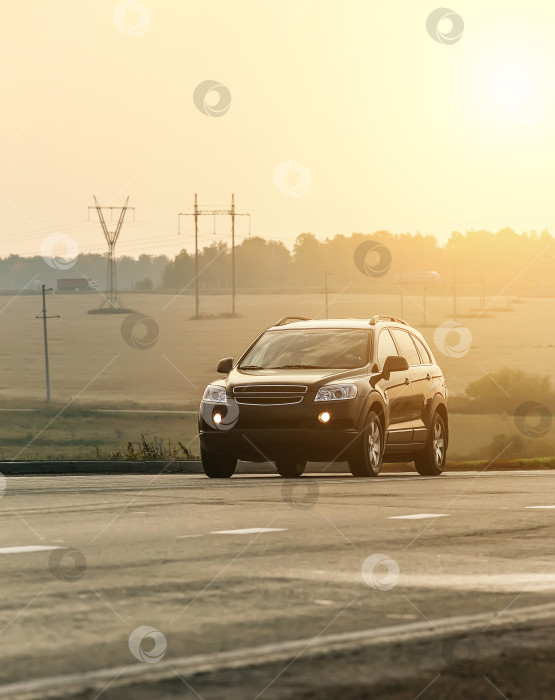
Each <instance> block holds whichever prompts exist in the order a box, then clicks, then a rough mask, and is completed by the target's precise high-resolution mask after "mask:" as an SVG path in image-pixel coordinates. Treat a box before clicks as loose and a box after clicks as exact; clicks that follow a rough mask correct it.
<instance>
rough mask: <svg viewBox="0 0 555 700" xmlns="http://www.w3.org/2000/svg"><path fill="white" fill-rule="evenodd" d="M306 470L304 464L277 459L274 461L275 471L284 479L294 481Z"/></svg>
mask: <svg viewBox="0 0 555 700" xmlns="http://www.w3.org/2000/svg"><path fill="white" fill-rule="evenodd" d="M305 469H306V462H295V461H294V460H289V459H278V460H277V461H276V471H277V473H278V474H279V475H280V476H283V478H284V479H296V478H297V477H299V476H302V474H303V473H304V470H305Z"/></svg>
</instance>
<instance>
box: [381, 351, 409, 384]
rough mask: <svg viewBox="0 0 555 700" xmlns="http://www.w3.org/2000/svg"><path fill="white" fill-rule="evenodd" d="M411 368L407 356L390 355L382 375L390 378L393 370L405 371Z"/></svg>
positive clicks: (384, 364)
mask: <svg viewBox="0 0 555 700" xmlns="http://www.w3.org/2000/svg"><path fill="white" fill-rule="evenodd" d="M408 368H409V363H408V360H407V358H406V357H400V356H399V355H389V357H387V358H386V360H385V362H384V363H383V369H382V377H383V378H384V379H389V376H390V375H391V373H392V372H403V371H405V370H407V369H408Z"/></svg>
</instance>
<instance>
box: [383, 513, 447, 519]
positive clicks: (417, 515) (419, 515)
mask: <svg viewBox="0 0 555 700" xmlns="http://www.w3.org/2000/svg"><path fill="white" fill-rule="evenodd" d="M449 516H450V513H414V514H413V515H390V516H389V517H388V520H425V519H426V518H448V517H449Z"/></svg>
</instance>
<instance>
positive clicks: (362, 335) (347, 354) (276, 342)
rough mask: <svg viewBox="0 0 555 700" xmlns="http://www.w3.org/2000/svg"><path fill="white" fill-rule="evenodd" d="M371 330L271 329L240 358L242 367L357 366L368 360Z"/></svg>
mask: <svg viewBox="0 0 555 700" xmlns="http://www.w3.org/2000/svg"><path fill="white" fill-rule="evenodd" d="M368 336H369V333H368V331H364V330H347V329H341V328H338V329H333V330H331V329H327V328H326V329H303V330H293V329H291V330H283V331H268V332H267V333H264V335H263V336H261V337H260V338H259V339H258V341H257V342H256V344H255V345H254V347H252V348H251V349H250V350H249V352H248V353H247V354H246V355H245V357H244V358H243V359H242V360H241V364H240V365H239V368H240V369H244V368H245V367H250V368H251V369H253V368H258V369H294V368H303V367H306V368H315V369H355V368H357V367H364V365H366V364H367V363H368Z"/></svg>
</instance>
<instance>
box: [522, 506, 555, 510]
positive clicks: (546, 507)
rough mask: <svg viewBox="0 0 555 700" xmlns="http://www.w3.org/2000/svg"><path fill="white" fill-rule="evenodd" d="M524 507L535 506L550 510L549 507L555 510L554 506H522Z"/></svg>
mask: <svg viewBox="0 0 555 700" xmlns="http://www.w3.org/2000/svg"><path fill="white" fill-rule="evenodd" d="M524 507H525V508H537V509H538V510H539V509H543V508H544V509H546V510H551V509H553V510H555V506H524Z"/></svg>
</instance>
